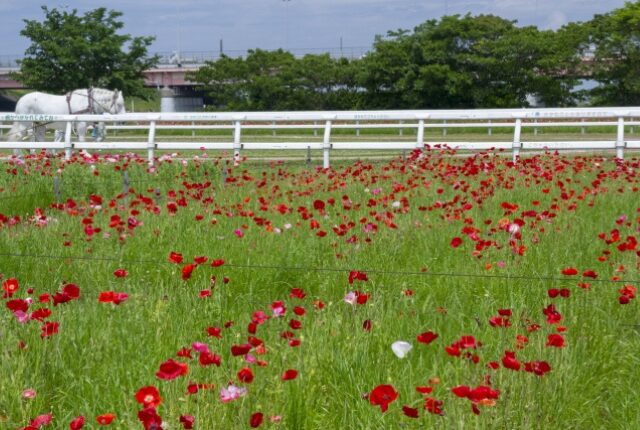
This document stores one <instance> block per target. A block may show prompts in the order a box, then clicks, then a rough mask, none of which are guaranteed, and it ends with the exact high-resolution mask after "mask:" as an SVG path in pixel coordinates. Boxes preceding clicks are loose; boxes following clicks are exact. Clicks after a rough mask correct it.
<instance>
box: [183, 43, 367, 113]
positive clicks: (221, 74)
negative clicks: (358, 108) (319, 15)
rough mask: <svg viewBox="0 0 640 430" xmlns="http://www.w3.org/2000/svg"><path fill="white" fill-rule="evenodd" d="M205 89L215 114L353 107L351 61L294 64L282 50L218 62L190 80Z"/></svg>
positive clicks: (316, 59)
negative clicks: (221, 112)
mask: <svg viewBox="0 0 640 430" xmlns="http://www.w3.org/2000/svg"><path fill="white" fill-rule="evenodd" d="M188 78H189V79H190V80H192V81H194V82H199V83H201V84H202V85H203V86H204V89H205V92H206V93H207V95H208V98H209V100H210V101H211V104H212V109H215V110H230V111H242V110H246V111H258V110H269V111H282V110H331V109H349V108H352V106H353V105H354V104H357V97H358V94H357V88H356V81H355V72H354V71H353V68H352V67H351V64H350V63H349V61H347V60H344V59H341V60H334V59H332V58H331V57H330V56H329V55H328V54H325V55H305V56H304V57H303V58H300V59H298V58H295V57H294V56H293V54H291V53H290V52H286V51H283V50H281V49H280V50H277V51H264V50H261V49H256V50H249V51H248V53H247V56H246V58H229V57H226V56H222V57H221V58H220V59H218V60H217V61H212V62H208V63H207V64H206V65H205V66H203V67H201V68H200V69H199V70H198V71H196V72H195V73H193V74H191V75H190V76H189V77H188Z"/></svg>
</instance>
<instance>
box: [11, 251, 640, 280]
mask: <svg viewBox="0 0 640 430" xmlns="http://www.w3.org/2000/svg"><path fill="white" fill-rule="evenodd" d="M0 256H1V257H12V258H36V259H48V260H70V261H80V262H117V263H119V264H132V265H135V264H151V265H167V264H174V263H172V262H170V261H163V260H151V259H131V260H127V259H121V258H115V257H83V256H61V255H51V254H21V253H10V252H6V253H0ZM224 267H228V268H232V269H249V270H281V271H283V270H286V271H306V272H324V273H345V272H351V271H358V272H364V273H367V274H379V275H394V276H427V277H452V278H473V279H494V280H495V279H502V280H511V281H514V280H524V281H549V282H576V279H575V278H570V277H566V278H565V277H562V278H561V277H558V276H552V275H541V276H527V275H509V274H506V275H489V274H479V273H461V272H428V271H427V272H422V271H409V270H383V269H371V268H364V269H363V268H360V269H354V268H341V267H309V266H293V265H291V266H289V265H275V264H274V265H269V264H235V263H227V262H225V264H224ZM581 280H583V279H582V278H581ZM589 282H591V283H594V282H596V283H613V284H623V283H624V284H635V283H640V279H617V280H614V279H597V278H595V279H591V278H590V279H589Z"/></svg>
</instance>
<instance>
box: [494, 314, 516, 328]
mask: <svg viewBox="0 0 640 430" xmlns="http://www.w3.org/2000/svg"><path fill="white" fill-rule="evenodd" d="M489 325H490V326H491V327H511V321H510V320H509V318H507V317H501V316H492V317H491V318H489Z"/></svg>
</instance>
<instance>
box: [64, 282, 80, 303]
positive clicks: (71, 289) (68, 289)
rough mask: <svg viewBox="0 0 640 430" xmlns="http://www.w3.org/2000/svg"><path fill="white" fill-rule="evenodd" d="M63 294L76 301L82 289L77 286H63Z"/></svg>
mask: <svg viewBox="0 0 640 430" xmlns="http://www.w3.org/2000/svg"><path fill="white" fill-rule="evenodd" d="M62 294H64V295H65V296H67V297H69V298H71V299H73V300H75V299H77V298H79V297H80V288H79V287H78V286H77V285H76V284H65V285H63V286H62Z"/></svg>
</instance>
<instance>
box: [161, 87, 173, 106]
mask: <svg viewBox="0 0 640 430" xmlns="http://www.w3.org/2000/svg"><path fill="white" fill-rule="evenodd" d="M175 111H176V93H175V91H173V90H172V89H171V88H169V87H164V88H162V89H161V90H160V112H175Z"/></svg>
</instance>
